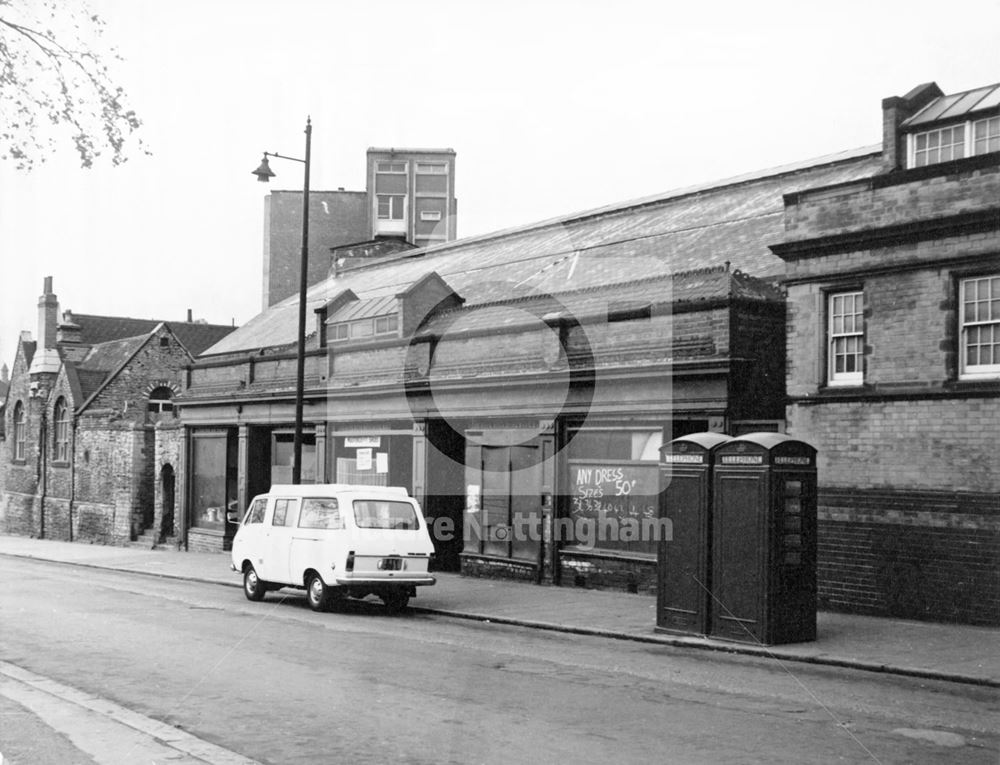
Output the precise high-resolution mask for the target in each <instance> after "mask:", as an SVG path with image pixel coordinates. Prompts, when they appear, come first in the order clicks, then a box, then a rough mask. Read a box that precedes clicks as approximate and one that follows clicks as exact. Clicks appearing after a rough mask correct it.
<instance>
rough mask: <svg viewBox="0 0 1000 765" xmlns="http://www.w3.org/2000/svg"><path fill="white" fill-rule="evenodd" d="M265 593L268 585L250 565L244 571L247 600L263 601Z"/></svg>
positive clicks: (244, 592)
mask: <svg viewBox="0 0 1000 765" xmlns="http://www.w3.org/2000/svg"><path fill="white" fill-rule="evenodd" d="M265 592H267V584H266V583H265V582H263V581H261V579H260V578H259V577H258V576H257V572H256V570H254V567H253V566H251V565H249V564H248V565H247V567H246V568H244V569H243V594H244V595H246V596H247V600H263V599H264V593H265Z"/></svg>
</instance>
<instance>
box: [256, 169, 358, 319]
mask: <svg viewBox="0 0 1000 765" xmlns="http://www.w3.org/2000/svg"><path fill="white" fill-rule="evenodd" d="M282 164H286V163H282ZM292 169H293V171H294V167H293V168H292ZM275 170H277V166H275ZM279 172H280V171H279ZM264 226H265V232H264V274H263V276H264V290H263V295H264V300H263V306H262V307H263V308H267V307H268V306H271V305H274V304H275V303H277V302H279V301H281V300H284V299H285V298H286V297H288V296H289V295H297V294H298V291H299V265H300V263H301V259H302V192H301V191H274V192H272V193H271V194H270V195H268V196H267V197H265V200H264ZM367 239H371V235H370V231H369V226H368V207H367V197H366V194H365V192H363V191H311V192H310V193H309V274H308V277H307V279H308V283H309V284H316V283H317V282H319V281H321V280H323V279H325V278H326V276H327V274H328V273H329V271H330V258H331V254H330V248H331V247H339V246H342V245H345V244H355V243H357V242H363V241H365V240H367ZM310 318H311V317H310Z"/></svg>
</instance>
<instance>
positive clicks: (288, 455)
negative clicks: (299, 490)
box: [271, 432, 316, 484]
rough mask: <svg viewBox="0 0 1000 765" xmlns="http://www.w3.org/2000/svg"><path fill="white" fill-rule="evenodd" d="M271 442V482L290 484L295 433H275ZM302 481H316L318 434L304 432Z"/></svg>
mask: <svg viewBox="0 0 1000 765" xmlns="http://www.w3.org/2000/svg"><path fill="white" fill-rule="evenodd" d="M272 438H273V442H272V444H271V483H272V484H290V483H291V482H292V467H293V465H292V463H293V462H294V458H295V434H294V433H286V432H281V433H274V434H273V436H272ZM301 472H302V483H316V435H315V434H314V433H303V434H302V471H301Z"/></svg>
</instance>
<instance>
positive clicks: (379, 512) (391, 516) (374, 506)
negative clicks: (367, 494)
mask: <svg viewBox="0 0 1000 765" xmlns="http://www.w3.org/2000/svg"><path fill="white" fill-rule="evenodd" d="M354 522H355V523H356V524H357V525H358V528H359V529H404V530H411V531H412V530H413V529H419V528H420V524H419V523H418V522H417V514H416V513H415V512H414V511H413V506H412V505H411V504H410V503H409V502H389V501H383V500H374V499H364V500H361V499H356V500H354Z"/></svg>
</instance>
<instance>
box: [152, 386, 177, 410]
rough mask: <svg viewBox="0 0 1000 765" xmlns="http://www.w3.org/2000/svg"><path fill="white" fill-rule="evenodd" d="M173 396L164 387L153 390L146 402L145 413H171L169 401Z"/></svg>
mask: <svg viewBox="0 0 1000 765" xmlns="http://www.w3.org/2000/svg"><path fill="white" fill-rule="evenodd" d="M173 396H174V392H173V391H172V390H170V388H168V387H167V386H165V385H161V386H160V387H159V388H154V389H153V390H152V391H151V392H150V394H149V400H148V401H147V402H146V411H147V412H153V413H154V414H158V413H160V412H172V411H173V409H174V404H173V401H171V399H172V398H173Z"/></svg>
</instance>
